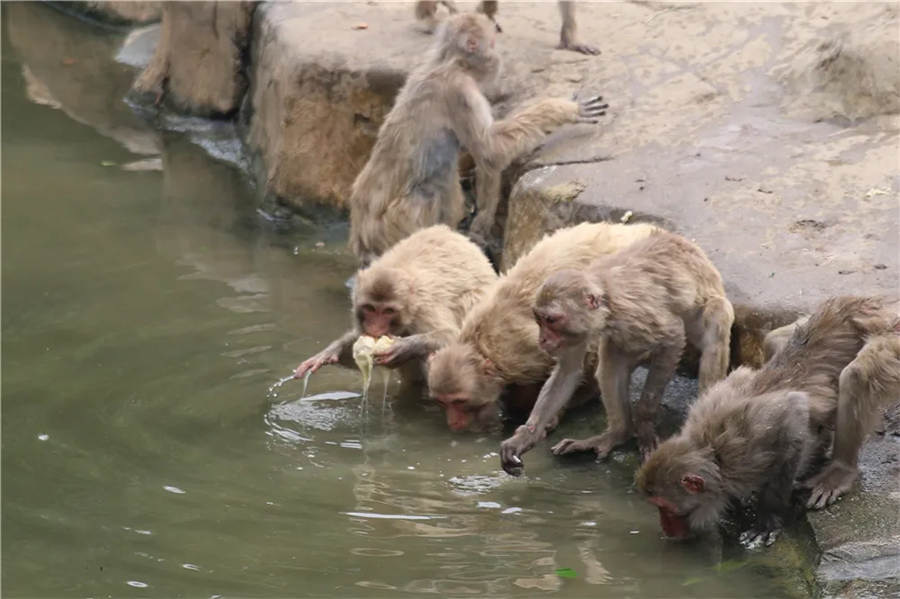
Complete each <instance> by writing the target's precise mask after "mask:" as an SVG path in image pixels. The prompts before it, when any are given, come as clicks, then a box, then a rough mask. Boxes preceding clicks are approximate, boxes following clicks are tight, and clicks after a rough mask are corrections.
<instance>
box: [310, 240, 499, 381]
mask: <svg viewBox="0 0 900 599" xmlns="http://www.w3.org/2000/svg"><path fill="white" fill-rule="evenodd" d="M496 280H497V274H496V273H495V272H494V269H493V267H492V266H491V264H490V262H489V261H488V259H487V258H486V257H485V256H484V254H483V253H482V252H481V250H480V249H479V248H478V246H476V245H475V244H473V243H472V242H471V241H470V240H469V239H468V238H466V237H465V236H464V235H462V234H460V233H457V232H456V231H453V230H451V229H450V228H449V227H447V226H445V225H435V226H433V227H428V228H426V229H421V230H419V231H417V232H416V233H414V234H413V235H410V236H409V237H407V238H405V239H404V240H402V241H401V242H400V243H398V244H397V245H395V246H394V247H392V248H391V249H390V250H389V251H388V252H387V253H385V254H384V255H383V256H381V258H379V259H378V260H376V261H375V262H374V263H372V265H371V266H369V268H366V269H364V270H360V271H359V272H358V273H357V282H356V286H355V288H354V290H353V297H352V300H353V309H352V318H353V327H352V328H351V329H350V330H349V331H347V332H346V333H345V334H344V335H342V336H341V337H340V338H339V339H337V340H335V341H334V342H332V343H331V344H330V345H329V346H328V347H326V348H325V349H324V350H323V351H321V352H320V353H319V354H317V355H315V356H313V357H312V358H309V359H308V360H306V361H304V362H303V363H302V364H300V366H298V367H297V370H296V371H295V373H294V376H295V377H297V378H302V377H303V376H304V375H306V373H308V372H310V373H311V372H315V371H316V370H318V369H319V368H321V367H322V366H323V365H325V364H340V365H342V366H344V367H346V368H354V367H355V366H356V363H355V360H354V357H353V345H354V343H356V341H357V339H358V338H359V337H360V336H361V335H367V336H369V337H373V338H375V339H378V338H379V337H383V336H392V337H395V339H394V341H393V343H390V344H385V349H383V350H380V351H376V352H375V353H374V355H373V356H372V358H373V362H374V365H377V366H383V367H385V368H400V369H401V370H400V373H401V376H402V378H403V379H404V380H405V381H408V382H414V383H417V384H418V383H422V382H424V373H423V372H422V365H423V364H424V358H425V357H426V356H427V355H428V354H429V353H431V352H433V351H436V350H437V349H438V348H440V347H442V346H443V345H444V344H446V343H449V342H450V341H453V340H454V339H456V336H457V335H458V334H459V327H460V325H461V323H462V320H463V316H465V314H466V313H467V312H468V311H469V309H470V308H471V307H472V306H473V305H474V304H475V303H476V302H477V301H478V300H480V299H481V298H482V297H484V294H485V293H486V291H487V289H488V288H489V287H490V286H491V285H492V284H493V283H494V282H495V281H496Z"/></svg>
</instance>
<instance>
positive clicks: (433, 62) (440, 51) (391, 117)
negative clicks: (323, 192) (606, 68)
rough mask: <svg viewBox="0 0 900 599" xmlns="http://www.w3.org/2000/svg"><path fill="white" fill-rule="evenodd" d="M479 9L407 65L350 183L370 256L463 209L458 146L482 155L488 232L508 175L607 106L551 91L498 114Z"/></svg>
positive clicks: (482, 218) (495, 62) (357, 226)
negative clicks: (560, 131)
mask: <svg viewBox="0 0 900 599" xmlns="http://www.w3.org/2000/svg"><path fill="white" fill-rule="evenodd" d="M489 25H490V21H489V20H488V19H487V17H485V16H484V15H481V14H470V13H466V14H456V15H453V16H452V17H450V18H449V19H447V20H446V21H445V22H443V23H442V25H441V28H440V32H439V33H438V35H437V38H436V40H435V43H434V45H433V47H432V48H431V50H430V51H429V54H428V56H427V57H426V58H425V60H424V62H423V63H422V64H421V65H419V66H418V67H417V68H415V69H414V70H413V72H412V73H410V75H409V77H408V78H407V80H406V83H405V84H404V85H403V87H402V88H401V90H400V92H399V94H398V95H397V99H396V101H395V103H394V106H393V108H392V109H391V111H390V112H389V113H388V115H387V117H386V118H385V121H384V123H383V124H382V126H381V128H380V130H379V132H378V138H377V140H376V142H375V146H374V147H373V149H372V153H371V155H370V157H369V160H368V162H367V163H366V165H365V166H364V167H363V169H362V171H361V172H360V173H359V175H358V176H357V178H356V180H355V181H354V183H353V186H352V189H351V193H350V198H349V201H348V204H349V207H350V247H351V248H352V250H353V252H354V254H355V255H356V256H357V257H358V258H359V260H360V262H361V263H362V265H363V266H365V265H366V264H369V263H370V262H371V261H372V260H373V259H374V258H376V257H377V256H379V255H380V254H382V253H384V252H385V251H386V250H387V249H388V248H389V247H390V246H392V245H393V244H395V243H396V242H398V241H400V240H401V239H403V238H404V237H406V236H408V235H409V234H411V233H412V232H413V231H416V230H418V229H421V228H423V227H427V226H430V225H434V224H438V223H442V224H446V225H449V226H451V227H454V228H455V227H456V226H457V225H458V224H459V223H460V222H461V221H462V220H463V218H464V217H465V214H464V212H465V200H464V197H463V192H462V187H461V184H460V181H459V176H458V172H457V170H458V155H459V152H460V149H461V147H465V148H466V150H467V151H468V152H469V153H470V154H471V155H472V157H473V159H474V161H475V164H476V172H477V176H476V204H477V208H478V214H477V215H476V217H475V219H474V221H473V222H472V226H471V228H470V233H471V234H472V237H473V239H477V240H482V239H486V238H488V237H489V236H490V231H491V229H492V228H493V225H494V220H495V214H496V209H497V203H498V202H499V199H500V197H499V196H500V188H501V183H502V181H501V175H502V172H503V170H504V169H505V168H506V167H507V166H509V164H510V163H511V162H512V160H514V159H515V158H516V157H517V156H520V155H522V154H523V153H525V152H528V151H531V150H533V149H534V148H535V147H537V145H538V144H539V143H540V142H541V141H542V140H543V139H544V138H545V137H546V136H547V135H549V134H550V133H551V132H553V131H554V130H555V129H556V128H558V127H560V126H562V125H564V124H567V123H572V124H574V123H590V124H596V123H599V117H601V116H603V115H604V114H606V109H607V108H608V107H609V105H608V104H607V103H605V102H604V101H603V98H602V97H601V96H591V97H589V98H587V99H584V100H577V101H576V100H574V99H571V100H570V99H567V98H549V99H544V100H540V101H537V102H534V103H532V104H530V105H528V106H525V107H524V108H522V109H521V110H519V111H517V112H514V113H513V114H512V115H511V116H509V117H507V118H506V119H503V120H500V121H494V120H493V117H492V115H491V107H490V104H489V103H488V100H487V99H486V98H485V96H484V94H483V92H482V86H486V85H488V86H489V85H490V84H491V82H492V81H493V80H494V79H495V78H496V76H497V74H498V72H499V68H500V63H501V61H500V56H499V54H498V53H497V51H496V49H495V48H494V42H495V36H496V34H495V33H494V32H493V31H492V30H491V28H490V27H489Z"/></svg>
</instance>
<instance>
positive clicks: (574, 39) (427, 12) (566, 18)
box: [416, 0, 600, 55]
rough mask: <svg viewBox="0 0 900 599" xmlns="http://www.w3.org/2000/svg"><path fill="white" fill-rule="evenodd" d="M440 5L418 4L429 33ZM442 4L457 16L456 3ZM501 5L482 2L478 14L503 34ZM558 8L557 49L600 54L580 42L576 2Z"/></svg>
mask: <svg viewBox="0 0 900 599" xmlns="http://www.w3.org/2000/svg"><path fill="white" fill-rule="evenodd" d="M438 4H439V3H438V2H423V1H420V2H416V18H417V19H418V20H419V21H422V22H424V23H425V24H426V27H427V30H428V31H433V30H434V27H435V26H436V24H437V22H438V21H437V18H436V16H435V14H436V13H437V5H438ZM440 4H444V5H445V6H447V9H448V10H449V12H450V14H456V12H457V9H456V6H455V4H454V3H452V2H450V3H448V2H441V3H440ZM499 4H500V3H499V2H497V0H482V2H479V3H478V8H477V9H476V12H479V13H481V14H484V15H486V16H487V17H488V18H489V19H490V20H491V21H492V22H493V23H494V29H495V31H496V32H497V33H503V28H502V27H500V23H498V22H497V19H496V15H497V11H498V9H499V8H500V6H499ZM451 5H452V6H451ZM557 6H558V7H559V12H560V15H561V16H562V28H561V29H560V31H559V45H558V46H557V47H556V48H557V50H571V51H573V52H578V53H580V54H592V55H597V54H600V49H599V48H597V47H595V46H591V45H589V44H584V43H582V42H580V41H579V40H578V23H577V22H576V20H575V2H570V1H569V2H567V1H565V0H558V2H557Z"/></svg>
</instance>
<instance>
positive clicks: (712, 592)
mask: <svg viewBox="0 0 900 599" xmlns="http://www.w3.org/2000/svg"><path fill="white" fill-rule="evenodd" d="M8 9H12V10H10V11H9V12H7V11H8ZM3 10H4V21H5V23H4V25H5V26H7V29H5V31H7V30H9V27H11V24H12V19H17V21H16V23H26V25H28V26H30V27H32V28H33V29H32V31H34V32H41V31H53V32H55V34H56V35H58V36H61V37H63V38H65V39H58V40H55V41H54V43H55V44H60V45H61V46H59V47H65V48H66V52H57V55H56V58H55V59H52V60H51V58H47V57H46V56H37V55H35V53H36V52H38V51H39V50H40V47H39V46H40V45H39V44H36V43H34V44H33V43H31V42H30V41H29V40H27V39H22V38H23V35H21V31H20V32H19V33H17V36H18V38H17V41H16V49H17V50H18V49H21V52H22V53H21V54H20V56H22V57H23V58H24V59H25V61H26V63H27V66H28V69H27V70H26V69H23V68H20V67H23V66H25V65H23V64H21V63H18V62H17V60H18V59H17V58H16V56H15V55H14V54H12V53H11V52H10V50H11V48H10V47H9V42H10V41H9V40H8V39H7V36H4V37H3V43H4V46H3V61H4V67H12V68H4V69H3V72H2V76H3V82H2V83H3V85H2V94H3V98H2V100H3V113H2V119H3V122H2V130H3V139H2V144H3V148H2V150H3V162H2V169H3V172H2V179H3V200H4V206H3V208H4V214H3V239H2V243H3V248H2V249H3V253H4V260H3V264H2V267H3V283H4V293H3V296H2V301H3V306H2V307H3V311H2V319H3V322H2V326H3V334H2V344H3V347H2V349H3V364H2V369H3V371H2V378H3V404H2V410H3V414H2V416H3V418H2V437H3V453H2V468H3V472H2V474H3V482H4V485H3V497H2V501H3V505H2V527H3V533H4V534H3V550H4V560H3V584H4V591H5V593H6V594H7V595H9V596H32V597H41V596H43V597H46V596H54V597H57V596H59V597H64V596H80V597H84V596H121V595H126V594H129V593H130V594H133V595H140V596H147V597H171V596H191V597H194V596H196V597H210V596H236V595H241V596H270V597H286V596H298V595H301V594H304V595H315V596H328V597H345V596H368V595H384V594H387V595H398V594H404V595H413V596H419V595H425V594H429V595H432V594H436V595H442V596H473V595H477V596H487V597H496V596H504V597H506V596H533V595H535V594H537V593H551V592H552V593H554V594H556V595H558V596H560V597H567V596H568V597H583V596H587V594H588V593H591V594H595V593H596V592H597V591H598V590H599V589H597V588H596V587H597V586H599V585H602V586H603V587H604V588H603V590H602V592H603V593H604V594H607V595H610V596H633V597H681V596H684V595H686V594H688V593H686V592H685V590H684V587H682V586H681V585H682V582H684V581H685V580H686V579H688V578H690V577H692V576H694V577H701V576H703V577H706V578H707V580H705V581H704V582H701V583H698V584H695V585H692V586H691V588H690V594H691V595H692V596H696V597H781V596H787V592H786V591H785V590H784V589H783V588H782V587H781V586H780V583H779V582H778V580H777V579H775V578H774V574H775V573H776V572H777V570H775V569H772V568H770V567H768V566H766V567H763V566H762V565H758V566H754V567H752V568H751V567H747V568H741V569H739V570H736V571H733V572H729V573H727V574H722V575H721V576H710V571H709V568H708V566H709V562H708V561H707V560H706V558H705V557H704V556H703V555H701V554H699V553H698V552H694V551H692V550H690V549H686V548H684V547H673V546H672V545H671V544H666V543H662V542H661V541H660V539H659V533H658V524H657V523H656V519H655V515H654V514H653V513H652V511H651V510H649V509H648V508H647V506H646V505H644V503H643V502H642V501H641V500H640V498H636V497H635V496H634V495H633V494H632V493H630V487H631V478H632V475H633V469H634V463H633V461H629V460H628V459H617V460H613V461H611V462H610V463H608V464H605V465H599V466H598V465H596V464H594V463H593V462H591V461H589V460H587V461H579V460H567V461H564V462H563V461H556V460H554V459H552V457H551V456H550V455H549V451H548V449H547V447H548V446H547V445H541V446H539V447H538V448H536V449H535V450H534V451H533V452H532V453H531V454H529V462H528V477H526V478H524V479H513V478H510V477H508V476H506V475H505V474H504V473H503V472H502V471H501V470H500V469H499V462H498V458H497V454H496V451H497V447H498V442H499V438H498V437H497V436H477V435H455V434H452V433H451V432H450V431H449V430H447V427H446V425H445V424H444V420H443V418H442V417H441V415H440V412H439V410H438V408H437V407H436V406H434V405H433V404H430V403H428V402H424V401H420V400H418V399H417V398H413V397H407V396H403V395H401V394H399V393H398V391H397V389H398V387H397V386H396V385H392V386H391V387H390V388H389V393H388V394H387V400H386V403H385V404H384V406H383V407H384V409H382V404H381V402H380V398H379V397H377V396H378V395H379V394H378V393H373V398H372V400H371V401H370V402H369V404H368V406H367V407H366V408H365V409H364V408H363V404H362V402H361V401H360V398H359V391H360V382H361V381H360V376H359V373H357V372H354V371H349V370H341V369H338V368H325V369H323V370H322V371H320V372H319V373H317V374H316V375H314V376H313V377H312V378H311V379H310V381H309V388H308V389H307V390H306V393H304V391H303V385H302V382H300V381H293V382H291V381H289V382H286V383H284V384H283V385H281V386H279V387H277V389H272V390H271V391H270V389H271V388H272V386H273V385H274V384H275V383H276V382H277V381H279V380H280V379H282V377H285V376H287V375H288V374H289V373H290V372H291V370H292V369H293V367H294V366H296V364H297V363H298V362H299V361H300V360H301V359H302V358H304V357H305V356H308V355H309V354H311V353H312V352H315V351H318V350H319V349H321V347H322V344H323V343H327V342H328V341H329V340H330V339H332V338H334V337H336V336H337V335H339V334H340V333H341V332H342V331H343V329H344V328H345V327H346V326H347V324H348V320H349V317H348V313H349V304H348V298H347V289H346V287H345V286H344V281H345V280H346V279H347V277H348V276H349V275H350V274H351V272H352V264H353V260H352V257H350V256H349V255H348V254H347V252H346V251H345V250H344V243H345V240H344V239H343V238H342V237H341V234H342V233H341V230H340V229H336V230H335V231H328V230H312V229H298V230H292V231H281V230H275V229H272V228H270V227H269V226H268V225H267V224H266V223H265V222H264V221H261V219H259V218H258V215H257V213H256V211H255V204H254V196H253V190H252V189H250V188H248V186H247V183H246V180H245V178H244V177H243V176H242V175H241V174H240V173H239V172H237V171H235V170H233V169H232V168H230V167H229V166H227V165H225V164H223V163H220V162H216V161H213V160H211V159H210V157H209V155H208V153H207V152H205V151H204V150H202V149H201V148H199V147H197V146H196V145H193V144H191V143H188V142H187V141H186V140H185V138H184V137H182V136H179V135H171V134H162V135H161V134H158V133H155V132H149V133H148V132H147V131H146V130H144V129H142V128H141V127H142V126H143V125H141V124H140V122H138V121H132V120H131V117H129V116H127V114H128V113H127V112H125V111H124V109H122V108H121V106H120V104H119V102H120V100H119V99H118V98H119V97H120V96H117V94H119V90H118V88H117V87H116V86H118V85H121V83H122V81H124V78H123V79H122V80H120V79H119V75H117V73H118V72H117V71H116V70H115V69H117V68H118V67H116V66H109V65H108V64H107V63H104V60H108V59H104V58H103V57H104V56H106V54H105V53H107V52H111V51H112V50H111V48H113V47H114V46H115V44H112V43H108V42H103V43H104V44H106V45H102V46H91V45H90V44H92V43H93V42H91V41H90V39H89V36H88V39H87V40H86V41H83V42H81V43H83V44H87V46H83V47H82V46H77V45H75V44H74V42H73V39H75V38H78V36H81V37H82V38H83V37H84V33H83V32H82V31H80V30H79V29H77V28H78V27H80V25H77V26H75V27H76V29H75V32H74V33H72V34H71V36H75V37H74V38H73V37H71V36H70V37H66V36H67V35H70V34H69V33H67V29H66V28H65V27H58V26H57V25H58V23H57V24H55V25H54V27H56V28H55V29H38V26H40V27H45V28H46V27H49V25H47V22H52V21H53V19H52V18H50V17H47V16H46V15H43V14H41V13H39V12H35V11H40V10H46V9H45V8H42V7H35V6H28V7H26V8H18V5H15V4H14V5H7V4H5V5H4V7H3ZM35 15H37V16H35ZM7 18H10V20H8V21H7ZM22 31H24V29H23V30H22ZM32 35H36V33H33V34H32ZM42 35H44V34H42ZM9 37H10V38H11V37H12V36H9ZM98 43H99V42H98ZM67 44H68V45H67ZM49 47H50V48H51V49H55V48H57V47H58V46H56V45H50V46H49ZM69 51H71V52H72V54H69ZM76 51H77V52H76ZM66 55H71V56H72V57H76V58H78V59H79V60H81V59H82V57H83V58H84V60H86V61H87V60H88V57H96V60H95V58H91V60H93V61H94V62H92V63H90V64H91V69H94V70H97V72H102V71H103V69H105V68H110V69H112V71H110V72H111V73H113V75H114V76H112V77H111V81H112V82H113V83H115V85H112V86H109V87H100V88H96V89H94V88H92V89H94V91H95V92H96V93H97V94H101V93H102V94H105V95H103V96H102V97H100V98H99V99H98V98H97V96H96V95H91V94H82V95H80V96H79V95H77V94H69V93H64V92H65V91H66V90H68V89H70V86H71V85H73V82H72V81H67V80H66V79H65V78H66V77H67V76H70V75H69V74H71V73H74V72H75V71H66V70H65V69H62V68H61V67H58V65H57V67H54V68H51V67H52V66H53V64H54V63H53V60H56V59H58V58H59V56H66ZM41 65H43V66H41ZM71 66H73V67H74V66H75V65H74V64H73V65H71ZM39 67H40V68H39ZM54 69H55V70H54ZM57 71H61V72H57ZM25 73H31V74H32V75H33V77H34V78H35V79H36V80H38V81H40V82H41V83H42V84H43V85H44V86H45V87H46V90H48V91H47V93H49V97H52V98H54V100H55V101H56V102H58V103H59V104H60V107H61V108H62V111H60V110H56V109H55V108H53V103H52V102H45V101H38V102H35V101H32V100H34V99H39V98H43V97H47V96H46V94H44V92H40V93H38V92H35V91H34V89H35V85H36V84H35V83H34V81H32V80H31V79H29V77H31V75H26V74H25ZM116 82H117V83H116ZM98 85H99V84H98ZM29 86H31V87H32V92H31V93H30V95H26V88H28V87H29ZM42 94H44V95H42ZM29 98H32V100H29ZM91 98H95V99H94V100H91ZM91 102H95V103H94V104H92V103H91ZM63 111H64V112H63ZM68 114H72V115H81V116H79V117H78V120H77V121H76V120H73V119H72V118H70V117H69V116H67V115H68ZM110 132H115V134H114V135H113V134H111V133H110ZM123 132H124V133H123ZM120 134H121V135H120ZM144 134H147V135H149V138H148V139H152V140H153V147H155V148H158V151H159V152H161V165H162V168H163V170H162V172H158V171H152V170H151V171H125V170H122V169H118V168H108V167H104V166H103V165H102V163H103V162H105V161H111V162H114V163H116V164H128V163H131V162H133V161H135V160H138V159H141V155H140V154H139V153H137V152H136V151H129V149H128V148H131V149H132V150H136V149H138V146H133V145H129V144H125V145H123V144H124V141H123V140H126V139H134V138H141V139H143V138H142V137H141V136H143V135H144ZM595 416H596V411H595V412H593V413H591V412H590V411H587V412H584V413H581V414H580V415H578V416H577V418H576V422H573V423H572V426H573V428H577V427H578V426H588V424H587V423H588V422H589V421H590V419H591V418H594V417H595ZM578 419H582V420H583V421H584V422H583V423H579V422H578V421H577V420H578ZM568 432H571V431H568ZM565 568H570V569H571V570H573V571H574V572H575V577H574V578H565V577H561V576H560V575H558V572H557V571H558V570H560V569H565Z"/></svg>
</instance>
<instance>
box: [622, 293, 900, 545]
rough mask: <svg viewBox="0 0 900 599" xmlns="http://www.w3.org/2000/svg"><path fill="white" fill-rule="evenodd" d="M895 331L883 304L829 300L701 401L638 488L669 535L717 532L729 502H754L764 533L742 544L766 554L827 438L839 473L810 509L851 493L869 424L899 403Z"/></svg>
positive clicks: (817, 485)
mask: <svg viewBox="0 0 900 599" xmlns="http://www.w3.org/2000/svg"><path fill="white" fill-rule="evenodd" d="M898 323H900V319H898V318H897V316H896V315H895V314H891V313H890V312H888V311H887V310H886V309H885V308H884V304H883V302H881V301H880V300H878V299H874V298H863V297H839V298H834V299H830V300H827V301H825V302H823V303H822V304H821V305H820V306H818V307H817V309H816V310H815V311H814V312H813V314H812V315H811V316H810V317H808V318H805V319H801V321H800V324H797V323H795V324H793V325H788V326H790V327H793V328H794V332H793V334H792V336H791V337H790V338H789V339H788V340H787V341H786V342H784V343H783V345H782V346H781V347H780V348H778V349H777V350H776V351H775V353H774V355H773V356H772V357H771V359H770V360H768V361H767V362H766V363H765V364H764V365H763V367H762V368H761V369H760V370H758V371H754V370H751V369H750V368H747V367H740V368H738V369H737V370H735V371H734V372H732V373H731V374H730V375H729V376H728V378H726V379H725V380H724V381H722V382H721V383H719V384H718V385H716V386H714V387H713V388H712V389H710V390H709V392H707V393H706V394H705V395H701V397H700V399H698V400H697V402H696V403H695V404H694V405H693V406H692V407H691V410H690V413H689V414H688V418H687V421H686V422H685V424H684V426H683V427H682V429H681V432H680V433H678V434H677V435H675V436H674V437H672V438H671V439H668V440H667V441H665V442H664V443H662V444H661V445H660V446H659V449H657V451H656V452H654V454H653V455H652V456H651V457H650V459H649V460H648V461H647V462H646V463H645V464H644V466H643V467H642V468H641V469H640V470H639V471H638V473H637V476H636V480H637V485H638V488H639V489H640V490H641V491H643V492H645V493H647V494H648V495H650V496H651V497H652V499H651V500H652V501H654V503H656V505H657V506H658V507H659V509H660V520H661V523H662V524H663V528H664V529H666V528H667V526H668V527H669V528H671V529H673V530H674V532H676V533H678V535H677V536H684V535H689V534H693V533H701V532H706V531H711V530H713V529H715V528H716V527H717V525H718V524H719V522H720V520H721V518H722V517H723V515H724V514H725V512H726V510H727V508H728V506H729V503H730V502H732V501H742V500H746V499H748V498H749V497H750V495H751V494H752V493H754V492H755V493H757V494H758V503H757V525H756V527H755V528H754V530H752V531H750V532H748V533H746V534H745V535H744V536H743V540H744V541H745V542H750V543H764V544H771V543H772V542H774V540H775V538H776V537H777V536H778V533H779V531H780V530H781V526H782V520H783V517H784V515H785V513H786V512H787V510H788V508H789V504H790V491H791V488H792V485H793V483H794V481H795V479H797V478H798V477H800V476H801V475H803V474H804V472H805V471H806V469H807V466H808V464H809V463H810V458H811V457H813V456H815V455H816V454H817V453H821V452H822V451H823V450H825V449H827V445H826V446H824V447H823V445H822V444H823V442H824V443H826V444H827V443H829V441H830V437H831V435H830V434H829V433H830V430H831V429H834V431H835V444H834V451H833V455H832V462H831V464H829V465H828V466H827V467H826V468H825V470H824V471H823V472H822V473H821V474H820V475H818V476H816V477H813V478H812V479H811V480H810V481H808V483H807V485H808V486H810V487H813V489H814V490H813V494H812V497H811V498H810V502H809V504H808V505H809V507H821V506H822V505H825V504H827V503H830V501H833V500H834V499H835V498H836V497H837V496H839V495H840V493H842V492H844V491H846V489H847V488H849V484H852V482H853V477H854V476H855V473H856V457H857V453H858V451H859V447H860V445H861V444H862V441H863V440H864V439H865V436H866V434H868V433H869V432H871V430H872V428H873V427H874V425H875V423H874V417H875V416H876V415H877V414H880V412H881V410H882V409H883V408H884V407H886V406H887V405H889V404H890V403H891V402H896V401H897V400H898V397H900V338H898ZM823 433H825V434H823ZM698 477H699V478H698ZM829 477H830V478H829ZM692 481H693V482H692ZM692 485H693V490H690V489H689V487H691V486H692ZM686 489H687V490H686ZM666 532H667V533H669V532H670V530H666Z"/></svg>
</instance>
